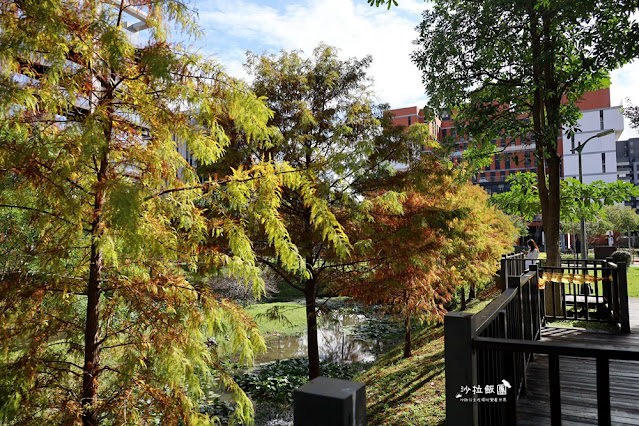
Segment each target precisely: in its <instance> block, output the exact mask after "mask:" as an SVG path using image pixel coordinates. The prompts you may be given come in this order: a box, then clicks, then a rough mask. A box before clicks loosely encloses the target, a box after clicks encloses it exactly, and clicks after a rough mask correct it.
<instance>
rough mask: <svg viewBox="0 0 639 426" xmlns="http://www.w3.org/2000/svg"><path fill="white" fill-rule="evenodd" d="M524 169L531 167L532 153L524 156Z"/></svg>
mask: <svg viewBox="0 0 639 426" xmlns="http://www.w3.org/2000/svg"><path fill="white" fill-rule="evenodd" d="M524 167H530V151H528V152H526V153H525V154H524Z"/></svg>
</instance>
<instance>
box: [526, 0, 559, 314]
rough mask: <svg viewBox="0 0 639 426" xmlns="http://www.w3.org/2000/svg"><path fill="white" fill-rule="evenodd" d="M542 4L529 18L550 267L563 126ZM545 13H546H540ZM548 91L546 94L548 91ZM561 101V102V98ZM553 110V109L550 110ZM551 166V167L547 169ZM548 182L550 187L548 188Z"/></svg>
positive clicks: (555, 252) (532, 7)
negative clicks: (560, 140) (554, 90)
mask: <svg viewBox="0 0 639 426" xmlns="http://www.w3.org/2000/svg"><path fill="white" fill-rule="evenodd" d="M537 7H538V4H537V3H536V2H535V1H532V0H531V1H530V2H529V8H528V15H529V18H530V40H531V50H532V59H533V82H534V84H535V90H534V93H533V109H532V115H533V117H532V118H533V132H534V135H535V143H536V148H535V156H536V158H537V185H538V188H539V201H540V203H541V214H542V224H543V228H544V232H545V235H546V265H548V266H559V265H560V264H561V255H560V251H559V237H560V230H559V209H560V202H561V201H560V194H559V184H560V174H561V170H560V167H561V164H560V158H559V155H558V154H557V136H558V134H557V131H558V129H559V124H560V123H553V122H552V121H553V120H554V119H557V117H558V115H557V114H556V113H558V105H557V111H555V109H556V108H555V105H554V103H553V101H554V99H550V98H552V96H556V94H555V93H549V92H548V91H550V90H552V88H553V87H555V86H556V84H554V77H555V76H554V69H553V65H552V64H551V63H550V62H551V61H552V60H553V59H554V58H553V57H552V52H551V51H550V50H551V47H550V44H549V43H550V40H548V39H544V38H542V33H544V35H546V33H547V30H548V24H547V22H546V21H547V19H546V18H547V16H545V17H544V26H543V27H542V28H541V30H542V31H540V25H541V23H540V20H539V15H538V8H537ZM540 13H541V14H543V13H544V11H543V10H541V12H540ZM544 88H545V89H546V91H544ZM559 101H560V98H559ZM549 107H550V108H549ZM546 166H547V167H546ZM546 178H548V184H546ZM553 285H554V284H552V285H548V286H546V311H547V312H552V306H553V300H552V286H553ZM557 290H558V289H557V288H555V295H556V297H555V306H556V307H558V311H556V314H557V315H561V314H562V312H561V311H562V310H561V300H560V299H559V300H557V298H560V297H561V292H560V291H557Z"/></svg>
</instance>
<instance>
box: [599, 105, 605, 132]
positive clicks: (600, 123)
mask: <svg viewBox="0 0 639 426" xmlns="http://www.w3.org/2000/svg"><path fill="white" fill-rule="evenodd" d="M599 128H600V129H601V130H603V129H604V119H603V109H602V110H599Z"/></svg>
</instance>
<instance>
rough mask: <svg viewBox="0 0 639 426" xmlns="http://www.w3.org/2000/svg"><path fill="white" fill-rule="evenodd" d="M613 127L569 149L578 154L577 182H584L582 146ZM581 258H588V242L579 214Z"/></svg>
mask: <svg viewBox="0 0 639 426" xmlns="http://www.w3.org/2000/svg"><path fill="white" fill-rule="evenodd" d="M613 132H614V130H613V129H608V130H604V131H603V132H599V133H597V134H596V135H594V136H591V137H589V138H588V139H586V140H585V141H584V142H580V143H579V146H578V147H577V148H573V149H571V152H572V153H573V154H574V153H575V151H576V152H577V153H578V154H579V183H584V176H583V169H582V166H581V151H583V150H584V147H585V146H586V144H587V143H588V142H590V141H591V140H593V139H595V138H600V137H602V136H606V135H609V134H611V133H613ZM581 258H582V259H584V260H586V259H588V242H587V241H586V221H585V219H584V215H583V213H582V215H581Z"/></svg>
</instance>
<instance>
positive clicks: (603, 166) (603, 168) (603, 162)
mask: <svg viewBox="0 0 639 426" xmlns="http://www.w3.org/2000/svg"><path fill="white" fill-rule="evenodd" d="M601 173H606V153H605V152H602V153H601Z"/></svg>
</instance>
